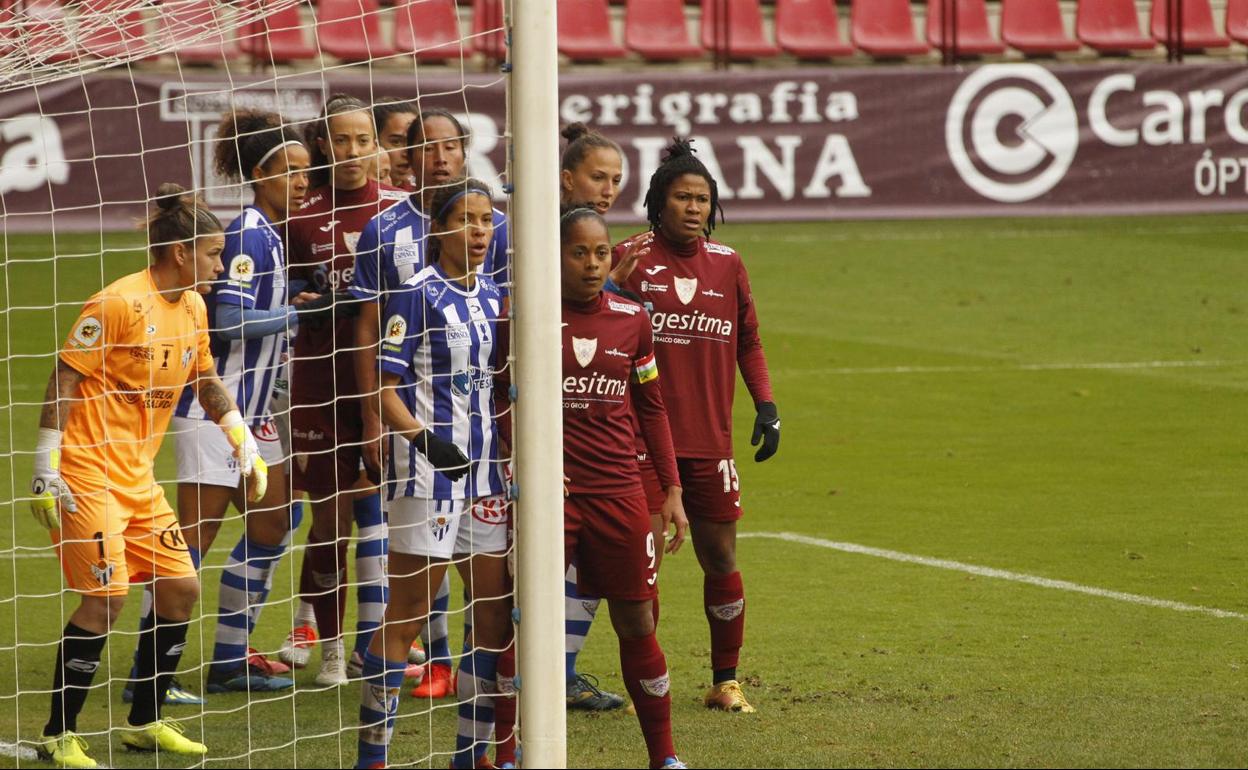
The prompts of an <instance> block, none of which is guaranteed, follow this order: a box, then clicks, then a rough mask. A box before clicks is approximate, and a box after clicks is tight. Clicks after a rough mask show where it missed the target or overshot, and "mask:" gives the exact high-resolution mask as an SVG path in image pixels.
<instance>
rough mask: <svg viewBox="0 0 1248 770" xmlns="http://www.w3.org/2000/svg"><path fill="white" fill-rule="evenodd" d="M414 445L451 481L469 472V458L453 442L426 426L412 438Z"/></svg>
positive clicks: (457, 479)
mask: <svg viewBox="0 0 1248 770" xmlns="http://www.w3.org/2000/svg"><path fill="white" fill-rule="evenodd" d="M412 446H414V447H416V450H417V451H418V452H420V453H421V454H423V455H424V456H425V457H427V458H429V462H430V463H431V464H432V465H433V467H434V468H437V469H438V470H439V471H441V472H442V475H443V476H446V477H447V478H448V479H450V480H451V481H459V480H460V479H461V478H463V477H464V474H466V473H468V458H467V457H465V456H464V453H463V452H461V451H460V450H459V447H457V446H455V445H454V444H452V443H451V442H449V441H447V440H446V439H444V438H441V437H439V436H438V434H436V433H434V432H433V431H431V430H429V429H428V428H425V429H424V430H422V431H421V432H420V433H417V434H416V438H414V439H412Z"/></svg>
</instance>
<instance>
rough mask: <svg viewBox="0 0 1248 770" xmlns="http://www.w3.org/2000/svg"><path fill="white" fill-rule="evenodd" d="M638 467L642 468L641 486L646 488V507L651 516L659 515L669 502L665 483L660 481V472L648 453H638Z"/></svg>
mask: <svg viewBox="0 0 1248 770" xmlns="http://www.w3.org/2000/svg"><path fill="white" fill-rule="evenodd" d="M637 467H638V468H639V469H640V470H641V486H642V487H644V488H645V490H646V508H647V509H648V510H649V511H650V515H651V516H658V515H659V513H660V512H662V510H663V503H665V502H667V492H664V491H663V483H662V482H661V481H659V472H658V471H656V470H655V469H654V463H653V462H651V461H650V456H649V455H648V454H643V453H641V452H638V453H637Z"/></svg>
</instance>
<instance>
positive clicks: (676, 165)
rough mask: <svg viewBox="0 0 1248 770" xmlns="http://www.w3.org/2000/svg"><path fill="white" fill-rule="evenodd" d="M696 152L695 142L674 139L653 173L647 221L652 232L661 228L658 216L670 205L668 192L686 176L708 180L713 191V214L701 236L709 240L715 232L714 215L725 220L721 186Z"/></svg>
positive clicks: (647, 194) (647, 196) (646, 202)
mask: <svg viewBox="0 0 1248 770" xmlns="http://www.w3.org/2000/svg"><path fill="white" fill-rule="evenodd" d="M695 152H696V151H695V150H694V149H693V142H692V140H689V139H684V138H681V137H679V136H677V137H673V138H672V143H671V144H670V145H668V146H667V149H666V151H665V153H666V154H665V155H664V157H663V160H662V162H661V163H659V167H658V168H657V169H655V170H654V174H652V175H651V176H650V187H649V188H647V190H646V200H645V204H646V218H647V219H648V220H649V222H650V229H651V230H656V231H657V230H658V229H659V217H660V216H661V215H662V214H663V207H664V206H666V205H667V193H668V190H669V189H670V188H671V186H672V182H675V181H676V180H677V179H679V178H680V177H682V176H684V175H685V174H695V175H697V176H700V177H702V178H703V179H705V180H706V184H707V186H709V187H710V188H711V215H710V216H709V217H707V218H706V229H705V230H703V231H702V234H703V235H705V236H707V237H708V238H709V237H710V235H711V231H712V230H714V229H715V215H716V213H718V214H719V221H720V222H721V223H722V222H723V221H724V210H723V208H722V207H720V205H719V185H718V184H716V183H715V177H713V176H711V172H710V171H707V169H706V166H704V165H703V164H702V161H700V160H698V156H697V155H695V154H694V153H695Z"/></svg>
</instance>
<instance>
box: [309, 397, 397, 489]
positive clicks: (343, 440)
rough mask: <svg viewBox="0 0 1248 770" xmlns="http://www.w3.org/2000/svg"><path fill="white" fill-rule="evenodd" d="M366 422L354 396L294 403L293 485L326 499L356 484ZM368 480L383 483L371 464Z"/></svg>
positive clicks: (362, 452)
mask: <svg viewBox="0 0 1248 770" xmlns="http://www.w3.org/2000/svg"><path fill="white" fill-rule="evenodd" d="M324 402H328V403H324ZM363 425H364V420H363V417H362V416H361V414H360V402H359V401H357V400H356V399H354V398H351V399H334V398H332V397H325V398H318V399H311V403H305V404H292V405H291V407H290V433H291V436H292V439H293V441H292V443H293V449H294V460H295V462H294V463H293V465H294V473H293V476H294V482H293V486H294V488H295V489H301V490H303V491H304V492H307V493H308V494H309V495H311V496H312V497H313V499H325V498H328V497H330V496H332V495H335V494H337V493H339V492H345V491H347V490H349V489H351V488H352V487H354V486H355V482H356V481H357V480H358V479H359V477H360V467H361V462H362V461H363V458H364V449H363V440H364V427H363ZM368 480H369V481H370V482H372V483H374V484H379V483H381V477H380V475H379V474H378V473H377V472H376V471H374V470H372V469H371V468H370V469H368Z"/></svg>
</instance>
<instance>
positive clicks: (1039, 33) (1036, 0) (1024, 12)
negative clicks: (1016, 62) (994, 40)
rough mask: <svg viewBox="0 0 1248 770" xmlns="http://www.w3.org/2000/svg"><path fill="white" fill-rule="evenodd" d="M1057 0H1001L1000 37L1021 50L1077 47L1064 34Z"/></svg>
mask: <svg viewBox="0 0 1248 770" xmlns="http://www.w3.org/2000/svg"><path fill="white" fill-rule="evenodd" d="M1057 3H1058V0H1002V7H1001V39H1002V40H1004V41H1005V43H1006V44H1007V45H1009V46H1010V47H1011V48H1014V49H1016V50H1018V51H1022V52H1023V53H1025V54H1040V55H1043V54H1053V53H1057V52H1059V51H1077V50H1079V48H1080V45H1079V41H1078V40H1072V39H1071V38H1069V37H1067V36H1066V27H1065V25H1063V24H1062V9H1061V7H1060V6H1058V4H1057Z"/></svg>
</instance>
